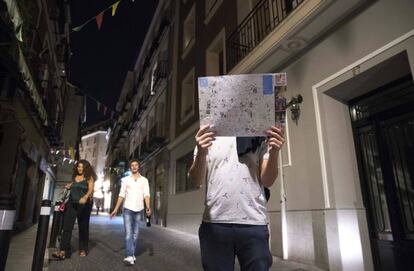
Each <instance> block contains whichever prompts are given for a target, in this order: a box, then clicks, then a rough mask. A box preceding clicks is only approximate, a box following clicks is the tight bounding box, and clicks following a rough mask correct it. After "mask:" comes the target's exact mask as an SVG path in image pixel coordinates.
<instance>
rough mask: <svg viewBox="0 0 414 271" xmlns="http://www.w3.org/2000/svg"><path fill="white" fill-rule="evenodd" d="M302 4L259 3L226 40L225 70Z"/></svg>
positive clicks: (271, 0) (269, 0)
mask: <svg viewBox="0 0 414 271" xmlns="http://www.w3.org/2000/svg"><path fill="white" fill-rule="evenodd" d="M302 2H303V0H297V1H289V0H285V1H282V0H262V1H260V2H259V3H258V4H257V5H256V6H255V7H254V8H253V9H252V11H251V12H250V13H249V14H248V15H247V17H246V18H245V19H244V20H243V21H242V22H241V23H240V25H239V26H238V27H237V29H236V30H235V31H234V32H233V33H232V34H231V35H230V37H229V38H228V40H227V70H228V71H229V70H231V69H232V68H234V66H236V65H237V64H238V63H239V62H240V61H241V60H242V59H243V58H244V57H245V56H247V55H248V54H249V53H250V52H251V51H252V50H253V49H254V48H255V47H256V46H257V45H259V44H260V42H261V41H262V40H263V39H264V38H265V37H266V36H267V35H269V33H270V32H272V30H274V29H275V28H276V27H277V26H278V25H280V23H281V22H282V21H283V20H285V18H286V17H287V16H289V14H290V13H291V12H292V11H293V10H294V9H296V8H297V7H298V6H299V5H300V4H301V3H302ZM293 3H295V4H293Z"/></svg>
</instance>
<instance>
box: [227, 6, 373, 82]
mask: <svg viewBox="0 0 414 271" xmlns="http://www.w3.org/2000/svg"><path fill="white" fill-rule="evenodd" d="M369 2H372V1H371V0H347V1H335V0H261V1H260V2H259V3H258V4H257V5H256V6H255V7H254V8H253V9H252V10H251V12H250V13H249V14H248V15H247V16H246V17H245V19H244V20H243V21H242V22H241V23H240V24H239V26H238V27H237V28H236V29H235V30H234V31H233V32H232V34H231V35H230V36H229V38H228V39H227V41H226V61H227V63H226V65H227V71H228V73H229V74H239V73H251V72H263V71H272V70H277V69H278V68H280V67H281V66H283V64H286V63H287V62H288V61H289V60H290V59H293V57H294V56H296V55H298V54H299V53H301V52H303V51H304V50H306V49H307V48H308V46H309V45H310V44H311V43H312V42H314V41H316V40H317V39H318V38H320V37H321V36H322V35H324V34H325V33H327V32H328V31H329V30H330V29H331V28H332V27H334V26H335V25H338V23H340V22H341V21H344V19H345V18H347V17H349V16H350V15H351V14H354V13H355V11H356V10H358V9H360V8H363V7H366V6H367V5H366V4H367V3H369Z"/></svg>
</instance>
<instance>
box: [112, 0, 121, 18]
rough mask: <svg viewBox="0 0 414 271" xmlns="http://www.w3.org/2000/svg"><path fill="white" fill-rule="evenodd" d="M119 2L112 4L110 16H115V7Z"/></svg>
mask: <svg viewBox="0 0 414 271" xmlns="http://www.w3.org/2000/svg"><path fill="white" fill-rule="evenodd" d="M119 2H121V1H118V2H116V3H115V4H113V5H112V16H115V13H116V9H117V8H118V5H119Z"/></svg>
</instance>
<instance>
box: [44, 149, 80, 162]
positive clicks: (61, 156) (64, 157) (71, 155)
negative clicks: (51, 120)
mask: <svg viewBox="0 0 414 271" xmlns="http://www.w3.org/2000/svg"><path fill="white" fill-rule="evenodd" d="M76 152H77V150H75V148H74V147H72V146H70V147H69V148H67V149H53V148H52V149H51V150H50V153H51V154H52V155H54V157H55V163H56V162H61V164H62V166H63V165H64V164H65V162H66V161H67V162H68V163H69V165H70V164H72V163H73V164H74V165H75V164H76V163H77V162H78V161H77V160H76V159H75V156H76ZM55 165H56V164H55Z"/></svg>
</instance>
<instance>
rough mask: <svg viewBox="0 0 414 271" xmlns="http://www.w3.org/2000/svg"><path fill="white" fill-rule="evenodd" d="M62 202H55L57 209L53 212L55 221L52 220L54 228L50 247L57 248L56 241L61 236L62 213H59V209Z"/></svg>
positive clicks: (51, 233)
mask: <svg viewBox="0 0 414 271" xmlns="http://www.w3.org/2000/svg"><path fill="white" fill-rule="evenodd" d="M61 203H62V202H61V201H56V202H55V209H54V211H53V220H52V228H51V229H50V238H49V247H50V248H51V247H56V241H57V237H58V235H59V229H60V222H61V220H62V219H61V218H62V212H61V211H59V207H60V204H61Z"/></svg>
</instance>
